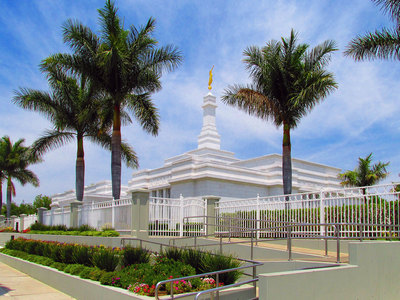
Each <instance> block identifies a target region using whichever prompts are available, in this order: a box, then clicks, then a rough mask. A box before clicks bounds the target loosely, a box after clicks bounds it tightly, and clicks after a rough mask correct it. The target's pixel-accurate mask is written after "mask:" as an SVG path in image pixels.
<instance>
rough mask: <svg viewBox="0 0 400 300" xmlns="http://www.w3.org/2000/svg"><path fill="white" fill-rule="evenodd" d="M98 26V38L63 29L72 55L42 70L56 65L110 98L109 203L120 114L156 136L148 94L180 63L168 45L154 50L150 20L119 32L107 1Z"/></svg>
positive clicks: (117, 183)
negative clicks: (129, 115)
mask: <svg viewBox="0 0 400 300" xmlns="http://www.w3.org/2000/svg"><path fill="white" fill-rule="evenodd" d="M99 21H100V25H101V31H100V35H99V36H97V35H96V34H95V33H94V32H93V31H92V30H91V29H90V28H88V27H86V26H84V25H83V24H81V23H80V22H78V21H72V20H68V21H67V22H66V24H65V25H64V41H65V42H66V43H67V44H69V45H70V46H71V48H72V50H73V52H74V54H73V55H69V54H56V55H53V56H50V57H49V58H48V59H46V60H45V61H44V62H43V66H47V65H49V64H58V65H61V66H63V67H64V68H65V69H68V70H70V71H72V72H74V73H79V74H81V75H82V76H84V77H88V78H91V80H92V81H93V82H94V83H96V84H97V85H98V86H100V87H101V88H103V90H104V91H105V92H106V93H107V95H109V96H110V101H109V102H108V107H110V108H112V110H113V131H112V143H111V144H112V146H111V147H112V150H111V175H112V190H113V197H114V199H119V197H120V190H121V150H120V149H121V147H120V145H121V111H123V110H124V109H126V110H128V111H130V112H131V113H132V114H133V115H134V116H135V117H136V119H137V120H138V122H139V123H140V125H141V126H142V127H143V129H144V130H145V131H147V132H149V133H151V134H153V135H157V133H158V128H159V116H158V111H157V109H156V108H155V106H154V104H153V102H152V100H151V98H150V94H151V93H153V92H155V91H157V90H159V89H161V82H160V78H161V75H162V73H163V72H164V71H171V70H173V69H175V68H176V67H177V66H178V65H179V64H180V62H181V60H182V57H181V54H180V52H179V51H178V50H177V49H176V48H175V47H173V46H171V45H168V46H165V47H159V48H157V47H156V45H157V41H156V39H154V38H153V37H152V32H153V31H154V28H155V27H154V26H155V21H154V19H152V18H150V19H149V20H148V22H147V24H146V25H145V26H142V27H140V28H136V27H135V26H133V25H132V26H130V28H129V29H128V30H126V29H124V27H123V24H121V20H120V18H119V16H118V15H117V8H116V7H115V6H114V3H113V2H111V1H110V0H107V1H106V4H105V6H104V8H103V9H100V10H99Z"/></svg>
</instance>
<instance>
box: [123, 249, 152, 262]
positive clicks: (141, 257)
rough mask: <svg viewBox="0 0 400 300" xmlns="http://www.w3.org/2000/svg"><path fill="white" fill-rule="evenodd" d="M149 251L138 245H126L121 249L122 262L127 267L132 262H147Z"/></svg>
mask: <svg viewBox="0 0 400 300" xmlns="http://www.w3.org/2000/svg"><path fill="white" fill-rule="evenodd" d="M149 261H150V251H148V250H147V249H143V248H140V247H131V246H129V245H128V246H126V247H125V249H124V250H123V256H122V264H123V265H124V266H125V267H127V266H130V265H133V264H141V263H148V262H149Z"/></svg>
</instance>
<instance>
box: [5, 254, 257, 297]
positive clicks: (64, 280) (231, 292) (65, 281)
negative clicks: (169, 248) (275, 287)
mask: <svg viewBox="0 0 400 300" xmlns="http://www.w3.org/2000/svg"><path fill="white" fill-rule="evenodd" d="M0 261H1V262H3V263H5V264H7V265H9V266H10V267H13V268H15V269H17V270H19V271H21V272H23V273H25V274H28V275H29V276H31V277H32V278H35V279H37V280H39V281H42V282H43V283H45V284H47V285H49V286H51V287H53V288H55V289H57V290H59V291H61V292H63V293H65V294H67V295H69V296H71V297H74V298H76V299H85V300H92V299H93V300H98V299H100V300H102V299H104V300H109V299H118V300H125V299H126V300H127V299H129V300H132V299H138V300H139V299H140V300H148V299H154V297H148V296H140V295H136V294H134V293H132V292H129V291H126V290H124V289H121V288H116V287H112V286H106V285H101V284H100V283H99V282H97V281H92V280H87V279H82V278H80V277H78V276H74V275H70V274H67V273H64V272H61V271H58V270H56V269H53V268H50V267H46V266H42V265H38V264H35V263H31V262H29V261H25V260H22V259H20V258H17V257H13V256H9V255H6V254H3V253H0ZM168 298H169V296H163V297H161V299H168ZM250 298H254V290H253V289H252V287H251V286H249V285H247V286H243V287H240V288H232V289H228V290H226V291H223V292H221V293H220V299H222V300H223V299H225V300H244V299H250ZM181 299H184V300H189V299H194V296H187V297H183V298H181ZM202 299H205V298H204V297H202ZM206 299H210V298H206Z"/></svg>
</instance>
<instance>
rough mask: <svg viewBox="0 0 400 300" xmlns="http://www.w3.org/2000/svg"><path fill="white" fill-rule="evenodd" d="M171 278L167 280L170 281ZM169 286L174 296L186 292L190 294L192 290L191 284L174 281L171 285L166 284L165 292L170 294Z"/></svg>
mask: <svg viewBox="0 0 400 300" xmlns="http://www.w3.org/2000/svg"><path fill="white" fill-rule="evenodd" d="M172 278H173V277H172V276H170V277H169V279H172ZM171 285H172V289H173V291H174V294H180V293H186V292H190V291H191V290H192V284H191V282H190V281H186V280H184V279H181V280H175V281H172V282H171V283H167V284H166V290H167V292H168V293H170V292H171Z"/></svg>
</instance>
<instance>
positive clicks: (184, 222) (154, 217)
mask: <svg viewBox="0 0 400 300" xmlns="http://www.w3.org/2000/svg"><path fill="white" fill-rule="evenodd" d="M206 205H207V203H206V201H205V200H204V199H202V198H198V197H195V198H184V197H182V196H181V197H179V198H161V197H150V199H149V235H153V236H184V235H203V234H205V224H204V223H205V222H204V219H205V218H204V217H205V216H206V211H207V206H206Z"/></svg>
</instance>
